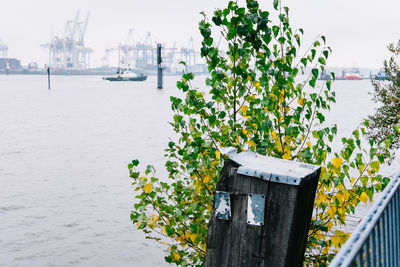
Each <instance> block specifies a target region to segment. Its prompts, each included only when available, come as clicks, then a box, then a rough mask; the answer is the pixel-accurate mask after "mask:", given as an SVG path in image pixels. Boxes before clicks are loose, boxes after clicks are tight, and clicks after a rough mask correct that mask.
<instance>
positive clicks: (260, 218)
mask: <svg viewBox="0 0 400 267" xmlns="http://www.w3.org/2000/svg"><path fill="white" fill-rule="evenodd" d="M264 211H265V195H262V194H249V196H248V198H247V223H248V224H250V225H258V226H263V225H264Z"/></svg>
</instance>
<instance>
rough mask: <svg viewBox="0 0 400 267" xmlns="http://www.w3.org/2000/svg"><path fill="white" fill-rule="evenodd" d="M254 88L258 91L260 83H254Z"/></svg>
mask: <svg viewBox="0 0 400 267" xmlns="http://www.w3.org/2000/svg"><path fill="white" fill-rule="evenodd" d="M253 85H254V87H255V88H257V90H258V89H260V82H255V83H253Z"/></svg>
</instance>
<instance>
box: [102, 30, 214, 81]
mask: <svg viewBox="0 0 400 267" xmlns="http://www.w3.org/2000/svg"><path fill="white" fill-rule="evenodd" d="M156 43H159V44H161V46H162V47H163V49H162V51H161V57H162V61H163V71H164V73H165V74H167V75H168V74H181V73H182V71H183V69H184V67H183V66H182V65H180V64H179V62H180V61H185V62H186V67H187V69H188V71H191V72H195V73H205V72H207V67H206V65H205V64H204V63H202V62H201V59H200V52H198V51H196V50H195V48H194V39H193V38H192V37H191V38H190V39H189V42H188V43H187V44H186V45H184V46H183V47H182V48H180V49H178V48H177V47H176V42H174V44H173V46H172V47H168V46H167V45H166V44H165V43H161V42H158V41H157V42H154V41H153V36H152V34H151V33H150V32H147V33H146V36H145V37H144V38H140V37H138V36H137V35H135V32H134V30H133V29H130V30H129V33H128V36H127V38H126V39H125V41H124V42H123V43H119V44H118V46H116V47H113V48H107V49H106V50H105V55H104V56H103V57H102V60H101V61H102V67H103V68H109V67H110V65H109V64H110V54H111V53H112V52H117V53H118V55H117V58H118V67H120V68H121V67H122V68H132V69H134V70H135V71H136V72H138V73H145V74H149V75H156V74H157V65H158V64H157V45H156Z"/></svg>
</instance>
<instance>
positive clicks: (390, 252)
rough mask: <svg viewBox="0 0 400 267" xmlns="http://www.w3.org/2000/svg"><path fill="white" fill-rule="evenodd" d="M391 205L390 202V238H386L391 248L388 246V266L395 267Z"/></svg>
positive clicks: (388, 210) (388, 211) (388, 213)
mask: <svg viewBox="0 0 400 267" xmlns="http://www.w3.org/2000/svg"><path fill="white" fill-rule="evenodd" d="M391 203H392V201H389V203H388V206H387V217H388V236H387V237H386V238H387V239H388V241H389V246H388V255H389V258H388V266H389V267H393V264H392V261H393V254H392V248H393V244H392V240H393V239H392V214H391V213H392V210H391V208H390V207H391Z"/></svg>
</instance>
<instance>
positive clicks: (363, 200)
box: [360, 192, 368, 203]
mask: <svg viewBox="0 0 400 267" xmlns="http://www.w3.org/2000/svg"><path fill="white" fill-rule="evenodd" d="M360 200H361V201H362V202H364V203H367V201H368V195H367V193H365V192H362V193H361V196H360Z"/></svg>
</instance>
